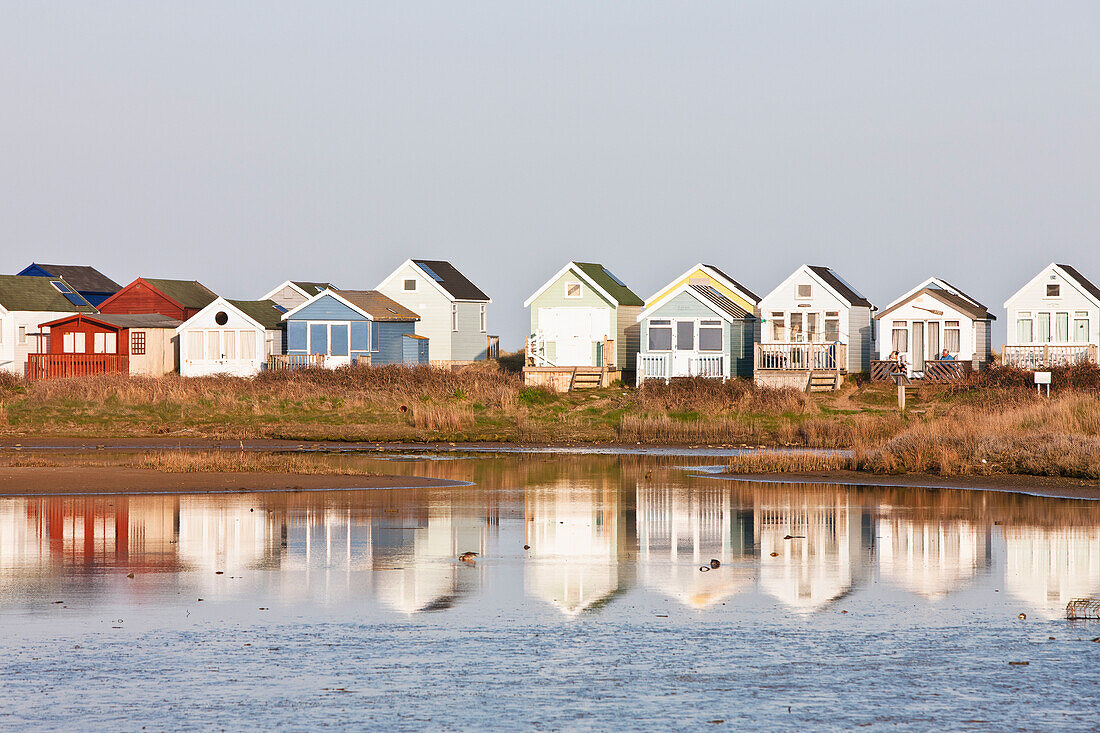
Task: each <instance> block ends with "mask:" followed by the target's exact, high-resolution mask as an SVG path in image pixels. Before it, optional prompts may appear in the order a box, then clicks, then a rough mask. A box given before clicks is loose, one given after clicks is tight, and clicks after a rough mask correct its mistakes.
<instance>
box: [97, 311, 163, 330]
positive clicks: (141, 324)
mask: <svg viewBox="0 0 1100 733" xmlns="http://www.w3.org/2000/svg"><path fill="white" fill-rule="evenodd" d="M90 318H93V319H95V320H97V321H103V322H104V323H109V324H111V325H112V326H118V327H119V328H177V327H178V326H179V325H180V323H181V322H180V321H178V320H176V319H175V318H169V317H168V316H162V315H161V314H160V313H136V314H129V313H127V314H122V313H119V314H117V315H115V314H109V313H97V314H95V315H94V316H90Z"/></svg>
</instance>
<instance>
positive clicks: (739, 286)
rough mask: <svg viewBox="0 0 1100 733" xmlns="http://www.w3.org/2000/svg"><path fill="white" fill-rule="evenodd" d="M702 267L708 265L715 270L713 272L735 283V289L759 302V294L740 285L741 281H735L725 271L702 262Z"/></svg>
mask: <svg viewBox="0 0 1100 733" xmlns="http://www.w3.org/2000/svg"><path fill="white" fill-rule="evenodd" d="M703 267H709V268H710V269H712V270H714V271H715V272H717V273H718V274H719V275H721V276H722V277H724V278H726V279H727V280H729V281H730V282H731V283H733V284H734V285H736V286H737V289H738V290H740V291H741V292H742V293H744V294H745V295H747V296H749V297H750V298H752V299H753V300H754V301H756V302H757V303H759V302H760V296H759V295H757V294H756V293H754V292H752V291H751V290H749V289H748V288H746V287H745V286H744V285H742V284H741V283H739V282H737V281H736V280H734V279H733V278H732V277H730V276H729V275H727V274H726V273H724V272H722V271H721V270H720V269H718V268H717V267H715V266H714V265H707V264H704V265H703Z"/></svg>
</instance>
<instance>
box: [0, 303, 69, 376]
mask: <svg viewBox="0 0 1100 733" xmlns="http://www.w3.org/2000/svg"><path fill="white" fill-rule="evenodd" d="M75 315H76V313H74V312H72V311H13V312H9V313H5V314H4V315H3V316H0V369H2V370H4V371H6V372H11V373H12V374H18V375H20V376H22V375H23V374H25V373H26V371H27V357H28V355H30V354H33V353H37V352H43V351H48V350H49V344H48V339H49V329H42V328H40V327H39V324H40V323H49V322H50V321H56V320H57V319H59V318H66V317H68V316H75ZM20 326H22V327H25V328H26V329H27V340H26V343H23V344H20V343H18V335H19V328H20Z"/></svg>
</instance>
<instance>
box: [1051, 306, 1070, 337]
mask: <svg viewBox="0 0 1100 733" xmlns="http://www.w3.org/2000/svg"><path fill="white" fill-rule="evenodd" d="M1054 340H1055V341H1057V342H1058V343H1060V344H1064V343H1068V342H1069V313H1055V314H1054Z"/></svg>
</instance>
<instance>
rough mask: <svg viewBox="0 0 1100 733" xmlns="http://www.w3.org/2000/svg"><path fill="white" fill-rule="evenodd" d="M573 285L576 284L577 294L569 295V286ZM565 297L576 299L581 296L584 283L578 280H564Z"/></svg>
mask: <svg viewBox="0 0 1100 733" xmlns="http://www.w3.org/2000/svg"><path fill="white" fill-rule="evenodd" d="M573 285H576V286H577V294H576V295H570V294H569V288H570V287H571V286H573ZM565 297H566V298H569V299H570V300H576V299H577V298H583V297H584V283H582V282H581V281H579V280H566V281H565Z"/></svg>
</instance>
